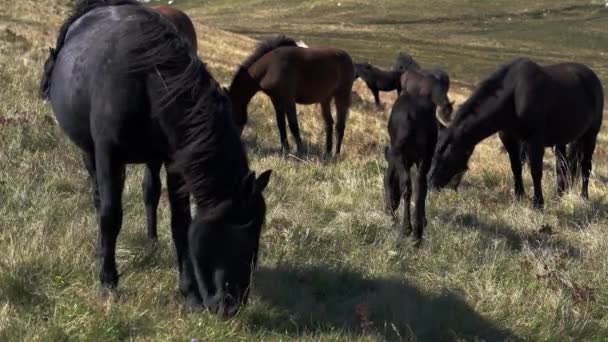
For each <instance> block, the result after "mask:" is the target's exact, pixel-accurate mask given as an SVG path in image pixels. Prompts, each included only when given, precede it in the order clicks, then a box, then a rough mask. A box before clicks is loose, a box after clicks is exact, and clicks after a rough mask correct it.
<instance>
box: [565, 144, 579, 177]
mask: <svg viewBox="0 0 608 342" xmlns="http://www.w3.org/2000/svg"><path fill="white" fill-rule="evenodd" d="M581 140H582V138H581V139H579V140H577V141H574V142H572V143H571V144H570V146H568V156H567V157H566V159H567V163H568V169H569V171H570V173H569V177H570V179H569V181H570V184H574V181H575V180H576V176H577V174H578V170H579V167H580V164H581V161H582V159H583V158H582V150H583V144H582V141H581Z"/></svg>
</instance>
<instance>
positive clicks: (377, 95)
mask: <svg viewBox="0 0 608 342" xmlns="http://www.w3.org/2000/svg"><path fill="white" fill-rule="evenodd" d="M369 90H371V91H372V94H373V95H374V102H376V108H377V109H382V103H381V102H380V93H379V91H378V88H376V87H370V88H369Z"/></svg>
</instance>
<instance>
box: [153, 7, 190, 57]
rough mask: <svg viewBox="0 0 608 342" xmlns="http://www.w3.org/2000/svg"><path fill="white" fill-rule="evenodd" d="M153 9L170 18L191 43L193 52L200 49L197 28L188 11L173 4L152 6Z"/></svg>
mask: <svg viewBox="0 0 608 342" xmlns="http://www.w3.org/2000/svg"><path fill="white" fill-rule="evenodd" d="M150 8H151V9H153V10H155V11H156V12H158V13H160V14H162V15H163V17H165V18H166V19H168V20H169V21H170V22H171V23H172V24H173V25H174V26H175V28H176V29H177V31H178V32H179V33H180V34H182V35H183V36H184V37H185V38H186V40H188V42H189V43H190V46H191V47H192V52H194V53H196V51H197V49H198V44H197V39H196V30H195V29H194V24H192V20H190V17H188V15H186V13H184V12H182V11H180V10H178V9H177V8H175V7H171V6H162V5H159V6H152V7H150Z"/></svg>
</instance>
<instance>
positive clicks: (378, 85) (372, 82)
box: [355, 62, 402, 109]
mask: <svg viewBox="0 0 608 342" xmlns="http://www.w3.org/2000/svg"><path fill="white" fill-rule="evenodd" d="M401 73H402V71H398V70H397V71H396V70H383V69H380V68H378V67H375V66H373V65H371V64H369V63H367V62H364V63H355V79H356V78H357V77H361V79H362V80H363V82H365V84H366V85H367V87H368V88H369V90H370V91H371V92H372V94H373V95H374V101H375V102H376V108H378V109H382V103H381V102H380V95H379V93H378V91H380V90H381V91H393V90H395V91H397V95H399V94H400V93H401V81H400V77H401Z"/></svg>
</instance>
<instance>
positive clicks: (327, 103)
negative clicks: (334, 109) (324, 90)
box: [321, 97, 334, 155]
mask: <svg viewBox="0 0 608 342" xmlns="http://www.w3.org/2000/svg"><path fill="white" fill-rule="evenodd" d="M321 115H322V116H323V121H325V153H326V154H327V155H330V154H331V149H332V148H333V134H334V119H333V118H332V117H331V97H330V98H329V99H327V100H324V101H322V102H321Z"/></svg>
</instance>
